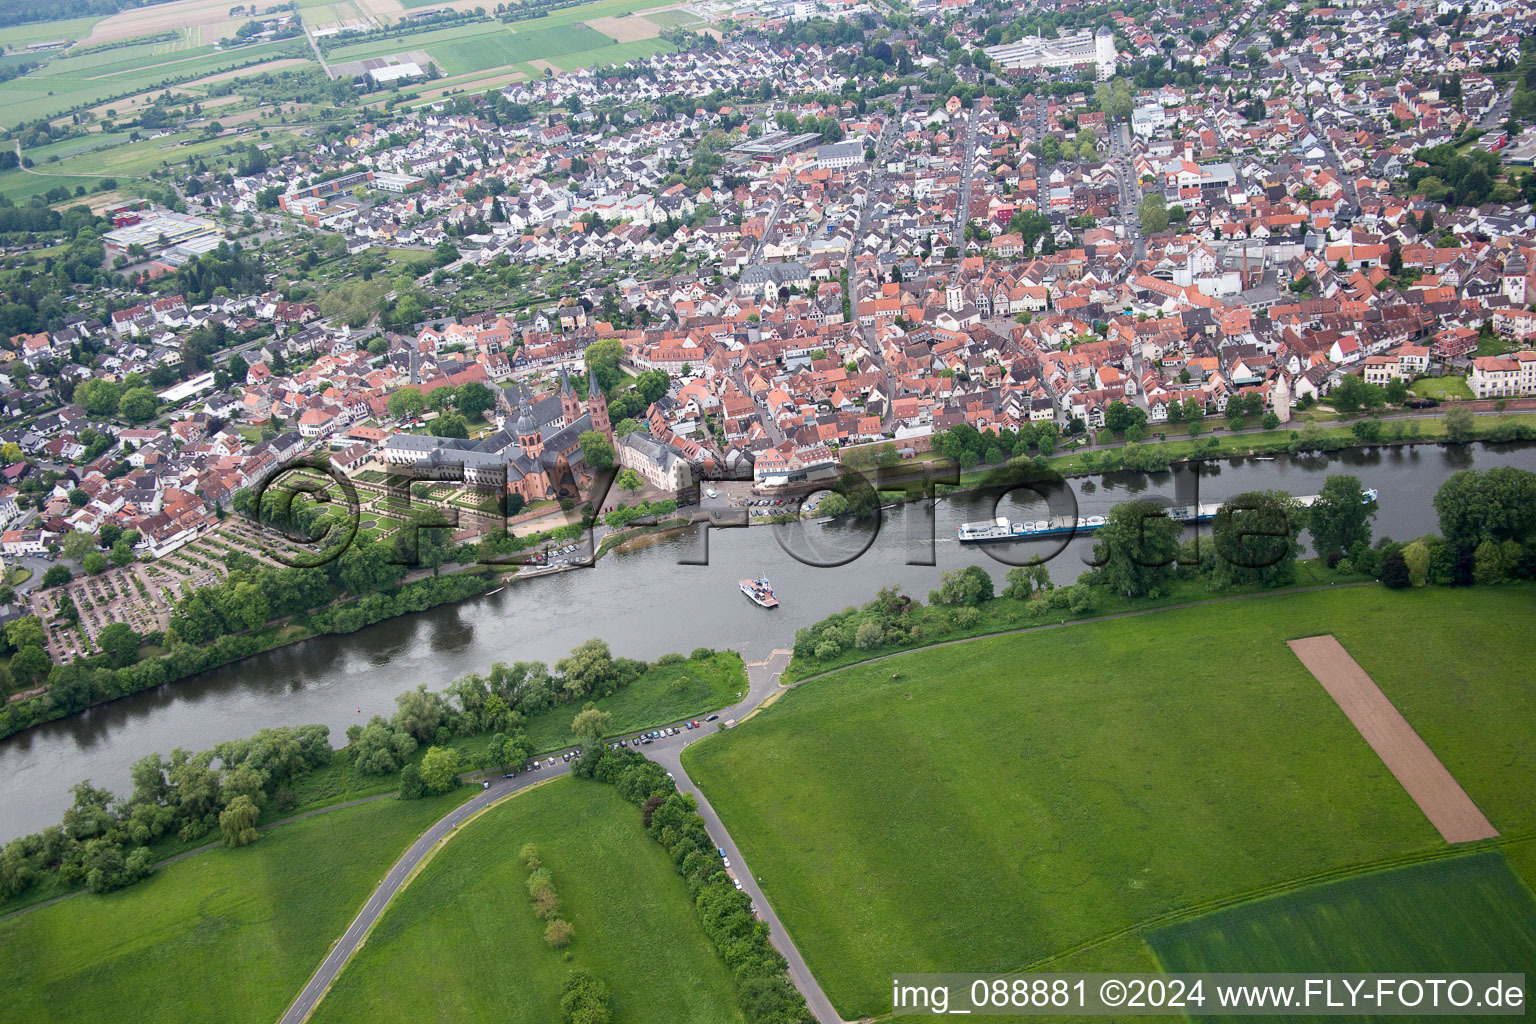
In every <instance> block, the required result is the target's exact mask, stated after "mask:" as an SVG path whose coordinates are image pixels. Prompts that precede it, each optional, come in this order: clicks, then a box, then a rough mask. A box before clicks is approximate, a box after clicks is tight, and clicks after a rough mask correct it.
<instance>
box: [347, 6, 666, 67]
mask: <svg viewBox="0 0 1536 1024" xmlns="http://www.w3.org/2000/svg"><path fill="white" fill-rule="evenodd" d="M596 6H601V4H597V5H585V6H583V7H580V8H573V10H580V11H586V10H588V9H589V8H590V7H596ZM557 13H558V14H565V13H567V12H565V11H561V12H557ZM580 20H581V19H580V18H569V19H559V20H557V19H556V18H555V17H550V18H539V19H537V20H535V21H527V22H519V23H518V24H516V25H513V26H510V27H509V26H507V25H504V24H502V23H500V22H490V23H486V22H476V23H473V24H469V25H455V26H452V27H450V28H442V29H435V30H428V31H424V32H416V33H412V34H410V35H407V36H404V37H401V38H393V39H380V40H371V41H367V42H362V43H355V44H353V45H351V46H344V47H340V48H338V49H336V50H333V51H331V52H330V53H329V54H327V59H328V60H330V61H331V62H332V63H337V64H339V63H344V62H347V61H356V60H363V59H366V58H369V57H384V56H389V55H390V54H396V53H404V52H407V51H414V50H425V51H426V52H427V54H428V55H429V56H430V57H431V58H432V60H433V62H434V63H436V64H437V66H438V69H439V70H440V71H442V73H443V74H445V75H449V76H463V75H470V74H474V73H477V72H488V71H495V70H500V69H510V68H513V67H516V68H517V69H518V70H521V71H523V72H524V73H525V74H530V75H536V74H537V73H538V72H537V70H535V69H534V68H533V67H532V66H531V65H530V64H529V62H531V61H535V60H548V61H550V62H551V63H553V64H555V65H556V66H558V67H560V68H562V69H574V68H582V67H590V66H592V65H595V64H605V63H623V62H624V61H626V60H630V59H632V58H634V57H643V56H648V55H649V54H652V53H657V52H659V51H663V50H668V49H670V48H671V44H670V43H668V42H666V41H665V40H662V39H642V40H637V41H634V42H619V43H616V42H615V41H614V38H615V37H613V36H609V35H604V34H603V33H601V32H599V31H596V30H594V29H592V28H590V27H587V26H585V25H578V24H577V22H579V21H580ZM551 22H554V24H551ZM434 84H440V83H434Z"/></svg>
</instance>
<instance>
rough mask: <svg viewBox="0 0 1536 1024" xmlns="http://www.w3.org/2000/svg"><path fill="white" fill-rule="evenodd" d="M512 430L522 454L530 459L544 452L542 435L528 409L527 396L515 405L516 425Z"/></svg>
mask: <svg viewBox="0 0 1536 1024" xmlns="http://www.w3.org/2000/svg"><path fill="white" fill-rule="evenodd" d="M513 429H514V430H515V431H516V432H517V443H518V446H519V447H521V448H522V449H523V454H524V455H526V456H528V457H529V458H530V459H536V458H538V457H539V453H540V452H542V451H543V450H544V435H543V434H541V433H540V432H539V425H538V423H537V422H536V421H535V420H534V418H533V410H532V409H530V408H528V396H527V395H524V396H523V399H522V401H521V402H519V403H518V405H517V425H516V426H515V427H513Z"/></svg>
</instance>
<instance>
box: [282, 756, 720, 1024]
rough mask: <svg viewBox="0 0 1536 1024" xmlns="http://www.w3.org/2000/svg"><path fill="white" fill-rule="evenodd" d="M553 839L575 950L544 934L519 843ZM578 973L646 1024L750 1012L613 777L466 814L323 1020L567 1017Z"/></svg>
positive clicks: (322, 1008) (397, 903)
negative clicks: (558, 947)
mask: <svg viewBox="0 0 1536 1024" xmlns="http://www.w3.org/2000/svg"><path fill="white" fill-rule="evenodd" d="M529 842H531V843H533V844H535V845H536V846H537V847H538V850H539V856H540V859H541V860H542V862H543V865H544V867H546V868H548V869H549V871H550V872H551V873H552V875H553V876H554V884H555V889H556V891H557V892H558V894H559V896H560V901H561V903H562V905H563V915H564V917H565V919H566V920H567V921H568V922H570V924H571V926H572V927H573V928H574V930H575V935H574V938H573V940H572V942H571V945H570V947H569V949H567V950H565V951H564V952H556V951H555V950H553V949H550V948H549V947H548V946H547V945H546V944H545V942H544V938H543V932H544V923H543V922H542V921H540V920H538V919H537V918H536V917H535V916H534V914H533V908H532V905H531V904H530V901H529V899H528V894H527V890H526V889H525V886H524V883H525V881H526V879H527V876H528V873H527V871H526V870H525V869H524V867H523V865H522V863H521V861H520V860H519V858H518V857H517V856H516V851H518V850H519V849H520V848H521V847H522V845H523V844H524V843H529ZM572 971H587V972H589V973H591V974H592V975H594V976H596V977H597V978H599V979H601V980H602V981H603V982H604V983H605V984H606V985H607V986H608V989H609V991H610V993H611V994H612V998H613V1011H614V1019H615V1020H622V1021H626V1022H630V1024H673V1022H688V1021H696V1022H698V1024H728V1022H731V1021H739V1020H740V1019H741V1015H740V1013H739V1012H738V1011H737V1009H736V1006H735V1000H734V994H733V983H732V980H731V976H730V972H729V971H728V970H727V969H726V967H725V965H724V964H723V963H721V961H720V959H719V957H718V956H717V955H716V954H715V952H714V949H713V948H712V947H711V946H710V943H709V940H708V939H707V938H706V936H705V935H704V932H703V930H702V928H701V927H700V926H699V923H698V919H697V917H696V916H695V913H694V910H693V907H692V901H691V899H690V898H689V895H688V890H687V887H686V886H685V885H684V884H683V881H682V879H681V878H679V877H678V875H677V873H676V871H675V870H674V869H673V867H672V862H671V860H670V859H669V858H668V857H667V855H666V852H665V851H664V850H662V848H661V847H660V846H659V845H658V844H656V843H654V842H652V841H651V840H650V838H649V837H647V836H646V835H645V833H644V831H643V830H642V829H641V827H640V812H639V811H638V810H637V809H635V808H634V807H632V806H630V805H629V804H627V803H625V802H624V800H623V799H622V798H621V797H620V796H619V795H618V793H617V792H616V791H615V790H614V788H613V787H612V786H606V785H603V784H601V783H596V782H590V781H588V780H585V779H574V778H563V779H557V780H554V781H551V782H548V783H545V784H543V785H540V786H538V787H536V788H534V789H531V790H527V791H525V792H523V793H522V794H520V795H518V796H515V797H512V798H511V799H509V800H506V801H504V802H503V803H501V804H498V805H497V806H496V807H494V808H492V809H491V810H489V811H487V812H485V813H484V814H482V815H481V816H479V817H477V818H476V819H474V820H473V821H472V822H471V823H470V824H467V825H465V826H463V827H462V828H461V829H460V830H459V831H458V832H457V833H456V835H455V836H454V838H453V839H452V840H450V841H449V842H448V843H447V845H445V846H444V847H443V848H442V849H441V850H439V851H438V853H437V854H436V856H434V857H433V859H432V860H431V861H430V862H429V863H428V864H427V865H426V866H425V867H424V868H423V869H422V871H421V873H420V874H419V875H418V877H417V878H416V879H415V880H414V881H412V882H411V883H410V885H409V887H407V888H406V889H405V891H404V892H402V893H401V894H400V895H399V896H397V897H396V898H395V900H394V902H393V904H392V905H391V906H390V908H389V909H388V910H387V911H386V912H385V914H384V916H383V918H382V919H381V920H380V921H379V923H378V924H377V925H376V926H375V928H374V930H373V933H372V934H371V935H370V936H369V937H368V941H367V943H366V944H365V945H364V946H363V948H362V949H361V950H360V951H359V952H358V954H357V955H356V956H355V957H354V958H353V960H352V962H351V963H350V964H349V965H348V966H347V967H346V969H345V970H344V971H342V973H341V975H340V976H339V977H338V978H337V979H336V981H335V982H334V983H333V984H332V986H331V989H330V992H329V993H328V994H327V995H326V997H325V998H324V999H323V1000H322V1001H321V1003H320V1004H319V1006H318V1007H317V1008H316V1010H315V1014H314V1016H313V1017H312V1018H311V1020H313V1021H314V1022H315V1024H325V1022H328V1021H357V1020H367V1021H375V1022H380V1024H382V1022H387V1021H402V1022H404V1021H422V1020H465V1021H467V1020H519V1021H556V1020H560V1019H562V1018H561V1015H560V1007H559V1001H560V986H561V985H562V984H563V983H564V981H565V979H566V978H567V977H568V976H569V975H570V973H571V972H572Z"/></svg>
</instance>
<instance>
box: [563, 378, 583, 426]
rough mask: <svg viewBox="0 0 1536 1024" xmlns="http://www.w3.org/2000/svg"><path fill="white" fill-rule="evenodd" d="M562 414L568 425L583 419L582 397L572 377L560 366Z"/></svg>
mask: <svg viewBox="0 0 1536 1024" xmlns="http://www.w3.org/2000/svg"><path fill="white" fill-rule="evenodd" d="M560 416H561V418H562V419H563V420H565V425H566V426H567V427H568V426H570V425H571V424H572V423H575V422H576V421H577V420H579V419H581V398H580V396H578V395H577V394H576V389H575V388H573V387H572V386H571V378H570V377H569V376H568V375H567V374H566V372H565V367H563V366H562V367H561V368H560Z"/></svg>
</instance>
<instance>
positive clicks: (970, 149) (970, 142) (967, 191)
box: [954, 107, 980, 284]
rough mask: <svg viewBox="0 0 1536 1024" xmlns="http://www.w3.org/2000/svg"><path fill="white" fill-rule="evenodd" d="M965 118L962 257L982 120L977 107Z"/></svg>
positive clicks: (958, 224)
mask: <svg viewBox="0 0 1536 1024" xmlns="http://www.w3.org/2000/svg"><path fill="white" fill-rule="evenodd" d="M965 113H966V118H965V142H964V144H963V145H962V146H961V147H960V159H961V161H962V165H961V167H960V205H959V206H958V207H957V208H956V209H955V241H954V245H955V248H956V249H957V250H958V251H959V252H960V255H961V257H962V258H963V257H964V255H965V226H966V225H967V224H968V223H970V220H971V180H972V179H973V178H975V176H976V173H975V168H976V123H977V121H979V120H980V117H979V116H978V115H977V113H976V110H975V108H974V107H973V108H971V109H970V110H967V111H966V112H965ZM955 283H956V284H959V283H960V263H959V261H956V263H955Z"/></svg>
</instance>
